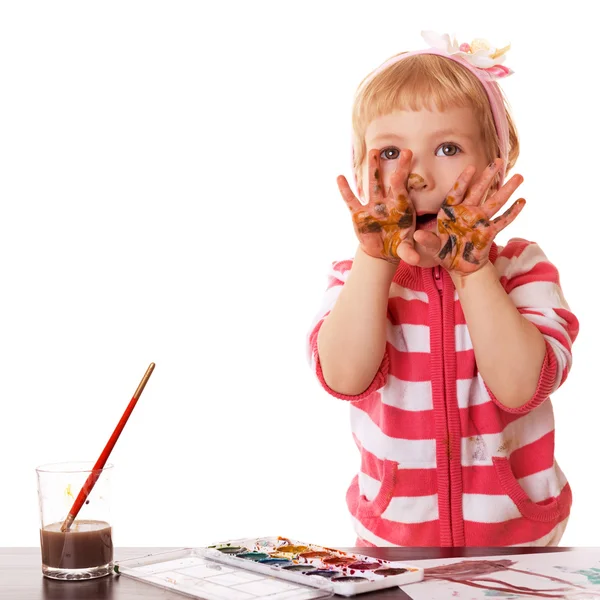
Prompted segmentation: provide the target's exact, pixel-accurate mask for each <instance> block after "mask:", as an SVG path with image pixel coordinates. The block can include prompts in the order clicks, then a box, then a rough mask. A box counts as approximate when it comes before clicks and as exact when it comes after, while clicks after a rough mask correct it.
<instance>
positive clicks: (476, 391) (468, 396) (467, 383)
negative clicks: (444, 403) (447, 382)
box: [456, 375, 492, 408]
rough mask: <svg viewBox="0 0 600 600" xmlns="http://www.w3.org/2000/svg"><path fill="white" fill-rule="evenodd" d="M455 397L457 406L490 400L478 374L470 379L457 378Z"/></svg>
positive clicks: (474, 404)
mask: <svg viewBox="0 0 600 600" xmlns="http://www.w3.org/2000/svg"><path fill="white" fill-rule="evenodd" d="M456 399H457V401H458V408H468V407H469V406H477V405H478V404H485V403H486V402H491V401H492V399H491V398H490V395H489V394H488V393H487V390H486V389H485V384H484V383H483V379H482V378H481V376H480V375H477V377H471V378H470V379H457V380H456Z"/></svg>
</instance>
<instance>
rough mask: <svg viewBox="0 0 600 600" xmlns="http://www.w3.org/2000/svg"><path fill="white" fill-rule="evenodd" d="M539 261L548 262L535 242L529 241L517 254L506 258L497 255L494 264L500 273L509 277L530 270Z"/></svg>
mask: <svg viewBox="0 0 600 600" xmlns="http://www.w3.org/2000/svg"><path fill="white" fill-rule="evenodd" d="M509 243H510V241H509ZM541 262H548V259H547V258H546V255H545V254H544V253H543V252H542V249H541V248H540V247H539V246H538V245H537V244H534V243H530V244H529V245H528V246H526V247H525V248H524V249H523V251H522V252H521V254H520V255H519V256H513V257H512V258H507V257H506V256H500V255H498V258H497V259H496V262H495V263H494V266H495V267H496V269H497V270H498V271H499V273H500V275H505V276H506V277H508V278H509V279H510V278H512V277H515V276H517V275H522V274H523V273H527V272H528V271H531V269H533V268H534V267H535V266H536V265H537V264H538V263H541Z"/></svg>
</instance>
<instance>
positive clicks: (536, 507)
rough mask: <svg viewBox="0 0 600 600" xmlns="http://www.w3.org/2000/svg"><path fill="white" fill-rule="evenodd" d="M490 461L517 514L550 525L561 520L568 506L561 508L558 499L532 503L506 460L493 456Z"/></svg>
mask: <svg viewBox="0 0 600 600" xmlns="http://www.w3.org/2000/svg"><path fill="white" fill-rule="evenodd" d="M492 461H493V462H494V467H495V468H496V474H497V475H498V478H499V480H500V485H502V489H504V491H505V493H506V495H507V496H508V497H509V498H510V499H511V500H512V501H513V502H514V503H515V504H516V505H517V508H518V509H519V512H520V513H521V514H522V515H523V516H524V517H525V518H526V519H529V520H531V521H539V522H542V523H550V522H552V521H558V520H560V519H561V517H562V516H566V514H564V515H563V513H564V512H565V509H566V510H567V511H568V506H563V505H562V504H561V503H560V501H559V499H558V498H553V499H551V500H544V501H542V502H540V503H538V502H534V501H533V500H531V498H529V496H528V495H527V493H526V492H525V490H524V489H523V488H522V487H521V486H520V485H519V482H518V481H517V479H516V477H515V476H514V474H513V472H512V469H511V468H510V463H509V461H508V458H503V457H498V456H493V457H492Z"/></svg>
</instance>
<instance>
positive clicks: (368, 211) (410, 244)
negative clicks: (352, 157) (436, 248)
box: [337, 150, 419, 263]
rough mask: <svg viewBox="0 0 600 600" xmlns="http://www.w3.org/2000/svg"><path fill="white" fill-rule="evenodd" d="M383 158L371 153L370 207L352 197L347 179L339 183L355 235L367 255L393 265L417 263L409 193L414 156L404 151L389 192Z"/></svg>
mask: <svg viewBox="0 0 600 600" xmlns="http://www.w3.org/2000/svg"><path fill="white" fill-rule="evenodd" d="M379 155H380V150H371V151H370V152H369V157H368V161H369V163H368V165H369V171H368V178H369V181H368V184H369V203H368V204H367V205H366V206H363V205H362V204H361V203H360V202H359V200H358V199H357V198H356V196H355V195H354V194H353V193H352V190H351V189H350V186H349V185H348V181H347V180H346V178H345V177H344V176H343V175H340V176H339V177H338V179H337V183H338V187H339V189H340V193H341V194H342V197H343V198H344V200H345V201H346V204H347V206H348V208H349V209H350V212H351V213H352V222H353V223H354V231H355V232H356V237H357V238H358V241H359V242H360V245H361V248H362V249H363V251H364V252H365V253H367V254H369V255H370V256H373V257H374V258H382V259H384V260H386V261H388V262H391V263H398V262H399V260H400V259H402V260H406V261H408V262H412V263H414V262H416V261H418V260H419V255H418V253H417V251H416V250H415V248H414V241H413V234H414V232H415V223H416V216H415V210H414V207H413V205H412V202H411V201H410V199H409V197H408V191H407V190H406V182H407V179H408V174H409V173H410V165H411V161H412V152H411V151H410V150H402V152H401V153H400V158H399V159H398V166H397V167H396V170H395V171H394V173H392V176H391V179H390V184H391V186H390V188H389V189H388V190H387V192H386V191H385V190H383V189H382V186H383V181H382V176H381V169H380V165H379Z"/></svg>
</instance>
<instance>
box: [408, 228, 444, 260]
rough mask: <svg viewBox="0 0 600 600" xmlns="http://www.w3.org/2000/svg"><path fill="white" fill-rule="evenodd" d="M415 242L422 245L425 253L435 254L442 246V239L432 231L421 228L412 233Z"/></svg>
mask: <svg viewBox="0 0 600 600" xmlns="http://www.w3.org/2000/svg"><path fill="white" fill-rule="evenodd" d="M414 238H415V242H417V244H419V245H420V246H422V247H423V249H424V250H425V253H426V254H430V255H437V253H438V252H439V251H440V248H441V247H442V240H441V239H440V238H439V237H438V236H437V235H436V234H435V233H433V232H432V231H423V230H421V229H419V230H417V231H415V233H414Z"/></svg>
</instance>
